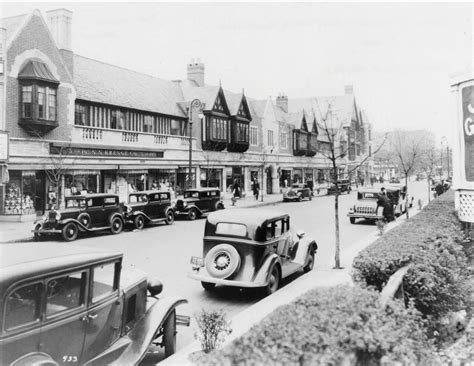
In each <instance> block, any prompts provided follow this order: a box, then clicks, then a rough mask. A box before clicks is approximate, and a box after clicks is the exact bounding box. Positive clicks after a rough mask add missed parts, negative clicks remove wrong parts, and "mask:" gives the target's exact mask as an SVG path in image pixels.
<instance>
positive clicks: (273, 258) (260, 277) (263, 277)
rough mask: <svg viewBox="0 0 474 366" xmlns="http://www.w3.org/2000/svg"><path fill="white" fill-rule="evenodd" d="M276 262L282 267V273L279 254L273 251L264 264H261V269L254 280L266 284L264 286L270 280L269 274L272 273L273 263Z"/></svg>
mask: <svg viewBox="0 0 474 366" xmlns="http://www.w3.org/2000/svg"><path fill="white" fill-rule="evenodd" d="M275 264H277V265H278V266H279V267H280V273H281V260H280V258H279V256H278V254H276V253H272V254H270V255H269V256H268V257H267V258H266V259H265V261H264V262H263V264H262V265H261V266H260V269H259V270H258V272H257V274H256V275H255V277H254V280H253V282H259V283H263V284H264V285H263V286H265V285H266V284H267V282H268V276H269V275H270V271H271V269H272V267H273V265H275Z"/></svg>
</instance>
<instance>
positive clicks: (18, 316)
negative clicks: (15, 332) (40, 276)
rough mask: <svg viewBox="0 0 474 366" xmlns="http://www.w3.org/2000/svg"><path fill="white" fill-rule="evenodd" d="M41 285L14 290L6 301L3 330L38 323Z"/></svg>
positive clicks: (31, 285) (36, 284)
mask: <svg viewBox="0 0 474 366" xmlns="http://www.w3.org/2000/svg"><path fill="white" fill-rule="evenodd" d="M42 288H43V285H42V284H41V283H39V282H38V283H34V284H30V285H26V286H23V287H20V288H19V289H16V290H14V291H13V292H12V293H10V295H9V296H8V297H7V299H6V307H5V329H6V330H9V329H12V328H16V327H19V326H21V325H26V324H30V323H34V322H37V321H39V318H40V300H41V292H42Z"/></svg>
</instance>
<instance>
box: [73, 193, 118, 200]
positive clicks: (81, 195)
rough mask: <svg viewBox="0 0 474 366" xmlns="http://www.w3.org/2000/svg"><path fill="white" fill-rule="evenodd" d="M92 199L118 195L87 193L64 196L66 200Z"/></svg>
mask: <svg viewBox="0 0 474 366" xmlns="http://www.w3.org/2000/svg"><path fill="white" fill-rule="evenodd" d="M94 197H118V195H117V194H112V193H87V194H78V195H74V196H66V198H67V199H74V198H75V199H77V198H94Z"/></svg>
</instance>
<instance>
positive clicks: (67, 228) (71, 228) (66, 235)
mask: <svg viewBox="0 0 474 366" xmlns="http://www.w3.org/2000/svg"><path fill="white" fill-rule="evenodd" d="M77 231H78V229H77V225H76V224H75V223H73V222H70V223H67V224H66V225H64V226H63V229H62V230H61V232H62V235H63V239H64V240H66V241H73V240H76V238H77Z"/></svg>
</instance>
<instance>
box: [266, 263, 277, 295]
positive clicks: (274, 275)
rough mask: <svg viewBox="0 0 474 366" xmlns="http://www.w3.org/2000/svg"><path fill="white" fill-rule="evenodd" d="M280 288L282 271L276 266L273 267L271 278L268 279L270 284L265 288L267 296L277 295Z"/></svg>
mask: <svg viewBox="0 0 474 366" xmlns="http://www.w3.org/2000/svg"><path fill="white" fill-rule="evenodd" d="M279 287H280V270H279V269H278V267H277V266H276V265H274V266H273V268H272V270H271V272H270V277H269V278H268V284H267V285H266V286H265V293H266V295H271V294H273V293H275V291H276V290H278V288H279Z"/></svg>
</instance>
